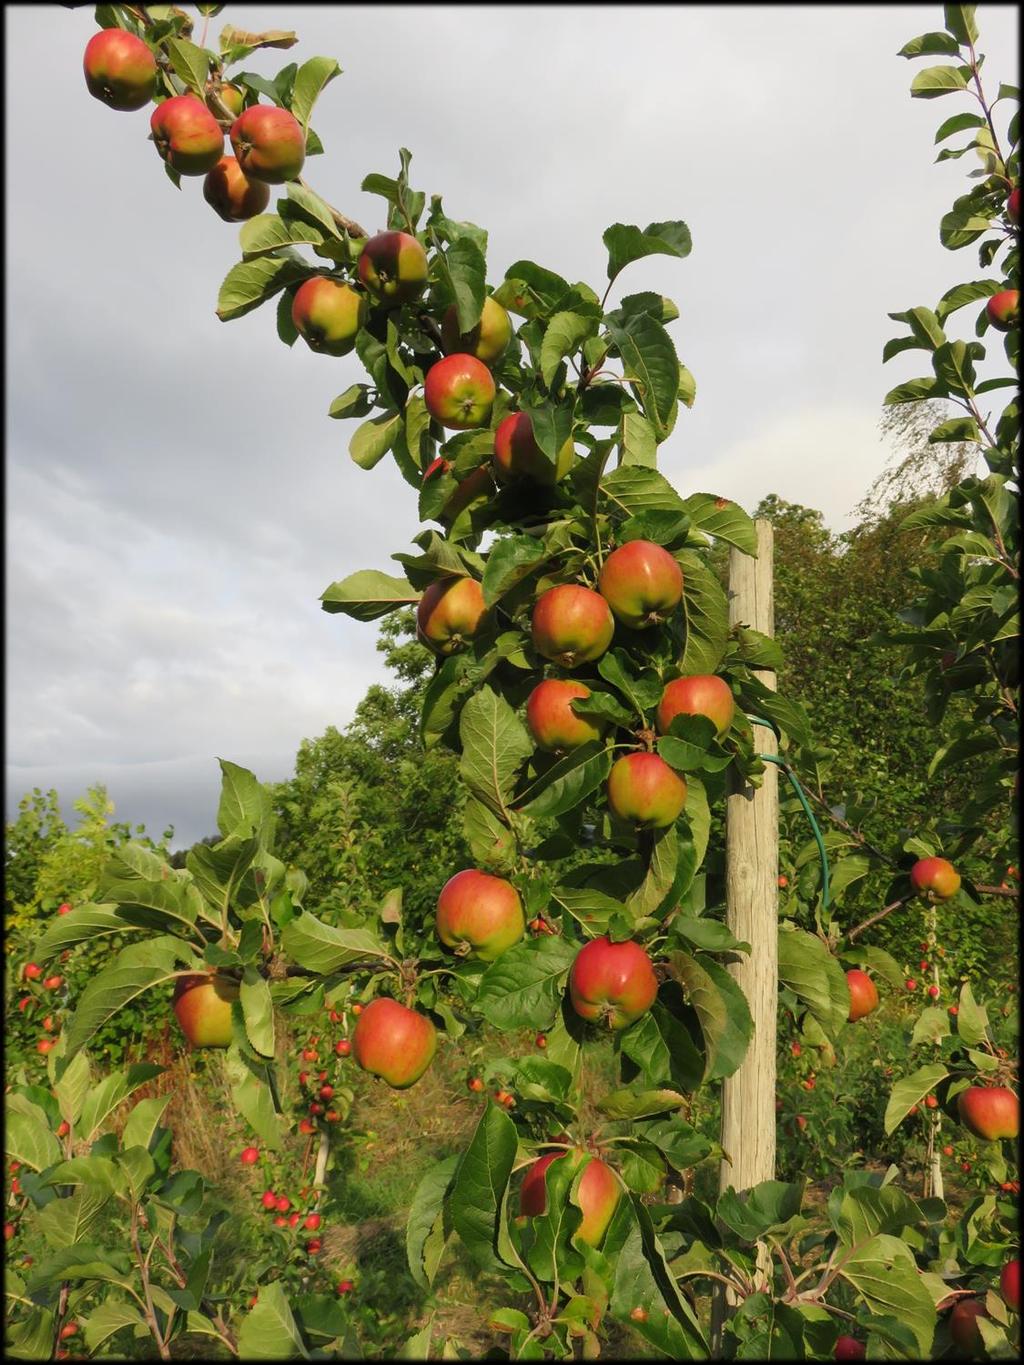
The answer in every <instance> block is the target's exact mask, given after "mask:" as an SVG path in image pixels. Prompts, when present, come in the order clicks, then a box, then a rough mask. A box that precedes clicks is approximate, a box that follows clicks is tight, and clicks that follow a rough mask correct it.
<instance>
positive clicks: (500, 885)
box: [437, 868, 526, 962]
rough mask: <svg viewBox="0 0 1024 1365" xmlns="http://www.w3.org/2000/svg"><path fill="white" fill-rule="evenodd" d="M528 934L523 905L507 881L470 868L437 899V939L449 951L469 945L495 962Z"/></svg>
mask: <svg viewBox="0 0 1024 1365" xmlns="http://www.w3.org/2000/svg"><path fill="white" fill-rule="evenodd" d="M525 933H526V919H525V917H524V915H523V903H522V901H521V900H520V899H519V893H518V891H516V889H515V887H514V886H513V885H512V883H511V882H508V881H506V880H505V879H504V877H492V876H491V875H490V874H489V873H487V872H478V871H477V870H476V869H475V868H467V869H466V870H465V871H464V872H456V874H455V876H454V877H450V878H449V879H448V881H447V882H445V884H444V886H443V888H442V890H441V894H440V896H439V897H438V898H437V936H438V938H439V939H440V940H441V942H442V943H443V944H444V945H445V947H447V948H455V949H458V948H459V947H460V946H461V945H466V947H468V948H469V949H470V950H471V951H472V953H473V955H474V956H475V957H478V958H480V959H482V960H483V961H484V962H493V961H494V960H495V958H497V957H500V956H501V954H502V953H503V952H505V950H506V949H507V948H511V947H512V945H513V944H514V943H518V942H519V940H520V939H521V938H522V937H523V935H524V934H525Z"/></svg>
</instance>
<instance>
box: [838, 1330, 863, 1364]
mask: <svg viewBox="0 0 1024 1365" xmlns="http://www.w3.org/2000/svg"><path fill="white" fill-rule="evenodd" d="M866 1353H867V1347H866V1346H865V1345H864V1343H863V1342H862V1341H858V1340H857V1338H856V1337H850V1336H841V1337H838V1338H837V1340H836V1344H835V1349H834V1350H833V1352H832V1359H833V1360H863V1359H864V1357H865V1355H866Z"/></svg>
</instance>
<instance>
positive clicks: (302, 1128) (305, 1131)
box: [299, 1119, 316, 1137]
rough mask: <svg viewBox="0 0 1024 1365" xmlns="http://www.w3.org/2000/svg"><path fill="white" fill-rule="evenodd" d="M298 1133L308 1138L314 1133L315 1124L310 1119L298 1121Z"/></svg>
mask: <svg viewBox="0 0 1024 1365" xmlns="http://www.w3.org/2000/svg"><path fill="white" fill-rule="evenodd" d="M299 1132H300V1133H301V1134H302V1135H303V1137H310V1136H311V1134H313V1133H315V1132H316V1124H315V1123H314V1122H313V1120H312V1119H299Z"/></svg>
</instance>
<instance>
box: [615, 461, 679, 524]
mask: <svg viewBox="0 0 1024 1365" xmlns="http://www.w3.org/2000/svg"><path fill="white" fill-rule="evenodd" d="M601 493H602V494H603V496H604V497H605V498H607V500H608V501H609V502H610V503H611V505H612V507H613V508H618V509H620V510H621V511H623V512H625V514H626V515H627V516H629V517H632V516H637V515H638V514H640V513H642V512H648V511H663V512H675V513H676V514H680V513H682V514H683V515H684V516H685V515H688V513H687V507H686V504H685V503H684V502H683V500H682V498H681V497H680V496H679V494H678V493H677V492H676V490H675V489H674V488H673V487H672V485H671V484H670V483H669V481H668V479H666V478H665V476H664V474H659V473H658V471H657V470H656V469H643V468H640V467H639V466H637V465H620V466H619V468H618V469H614V470H612V471H611V472H609V473H607V474H605V475H603V477H602V479H601ZM691 520H692V514H691Z"/></svg>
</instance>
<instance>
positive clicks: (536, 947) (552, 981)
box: [477, 936, 576, 1032]
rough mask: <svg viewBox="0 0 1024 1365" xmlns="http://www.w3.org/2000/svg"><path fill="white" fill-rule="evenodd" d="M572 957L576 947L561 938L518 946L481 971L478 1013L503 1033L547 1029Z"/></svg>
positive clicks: (532, 941) (538, 939)
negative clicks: (516, 1030) (482, 972)
mask: <svg viewBox="0 0 1024 1365" xmlns="http://www.w3.org/2000/svg"><path fill="white" fill-rule="evenodd" d="M575 956H576V946H575V945H574V944H572V943H566V942H565V940H564V939H562V938H557V937H553V936H552V937H546V936H545V937H542V938H537V939H532V940H529V941H526V942H522V943H517V944H516V945H515V947H513V948H509V949H508V950H507V951H506V952H504V953H502V955H501V957H499V958H498V959H497V961H496V962H492V963H491V965H490V966H489V967H488V968H487V970H486V972H484V974H483V977H482V978H481V981H480V990H479V993H478V995H477V1006H478V1008H479V1010H480V1013H481V1014H482V1015H483V1016H484V1018H485V1019H486V1020H487V1022H488V1023H490V1024H493V1026H494V1027H495V1028H496V1029H500V1030H502V1031H503V1032H506V1031H507V1030H509V1029H518V1028H529V1029H534V1030H546V1029H548V1028H550V1027H551V1024H552V1023H553V1021H554V1018H555V1015H556V1014H557V1012H558V1007H559V1002H560V1000H561V996H562V990H563V985H564V980H565V975H566V973H567V972H568V970H569V968H570V966H571V965H572V961H573V958H574V957H575Z"/></svg>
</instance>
